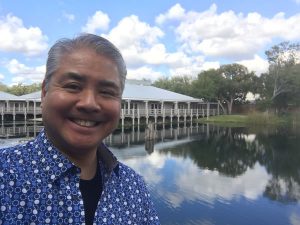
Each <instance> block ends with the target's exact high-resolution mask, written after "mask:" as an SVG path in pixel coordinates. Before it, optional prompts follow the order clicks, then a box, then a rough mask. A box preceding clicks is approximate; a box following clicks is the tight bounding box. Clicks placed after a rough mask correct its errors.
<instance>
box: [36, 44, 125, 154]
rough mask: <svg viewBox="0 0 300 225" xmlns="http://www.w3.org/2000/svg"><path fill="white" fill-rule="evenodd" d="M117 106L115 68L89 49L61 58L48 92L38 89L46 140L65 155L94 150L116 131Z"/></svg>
mask: <svg viewBox="0 0 300 225" xmlns="http://www.w3.org/2000/svg"><path fill="white" fill-rule="evenodd" d="M120 105H121V85H120V78H119V73H118V69H117V66H116V65H115V63H113V62H112V61H111V60H110V59H108V58H106V57H104V56H100V55H97V54H96V53H95V52H94V51H93V50H90V49H85V48H84V49H79V50H77V51H75V52H73V53H71V54H69V55H65V56H63V57H62V60H61V62H60V65H59V68H58V70H57V71H56V72H55V73H54V74H53V76H52V77H51V79H50V82H49V86H48V89H47V90H46V89H45V84H43V88H42V112H43V121H44V125H45V131H46V134H47V137H48V138H49V139H50V140H51V141H52V143H54V145H55V146H56V147H57V148H58V149H59V150H60V151H62V152H64V153H66V154H68V155H81V154H85V153H87V152H90V151H93V150H95V149H96V148H97V146H98V145H99V143H100V142H101V141H102V140H103V139H104V138H105V137H106V136H108V135H109V134H110V133H111V132H112V131H113V130H114V129H115V128H116V126H117V124H118V121H119V117H120Z"/></svg>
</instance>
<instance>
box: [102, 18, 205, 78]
mask: <svg viewBox="0 0 300 225" xmlns="http://www.w3.org/2000/svg"><path fill="white" fill-rule="evenodd" d="M105 36H106V37H107V38H108V39H109V40H110V41H112V42H113V43H114V44H115V45H116V46H117V47H118V48H119V49H120V50H121V52H122V54H123V56H124V58H125V61H126V64H127V66H128V68H129V69H128V70H129V72H128V78H137V79H138V78H139V77H140V78H147V79H152V80H154V79H156V78H158V76H160V75H162V74H161V72H156V71H155V69H154V68H153V69H150V66H154V67H157V66H164V67H168V69H172V70H176V69H180V68H186V69H188V70H190V68H192V64H193V63H194V62H195V59H193V58H191V57H189V56H188V55H187V54H186V53H185V52H183V51H177V52H168V50H167V49H166V47H165V45H164V44H163V43H162V42H161V41H160V39H161V38H162V37H163V36H164V33H163V31H162V30H161V29H159V28H158V27H156V26H150V25H149V24H147V23H145V22H142V21H140V20H139V18H138V17H137V16H135V15H132V16H129V17H126V18H123V19H122V20H121V21H120V22H119V23H118V25H117V26H116V27H115V28H113V29H112V30H111V32H110V33H109V34H108V35H105ZM202 63H203V62H202ZM145 65H147V66H145ZM197 66H198V64H197ZM198 72H199V71H198Z"/></svg>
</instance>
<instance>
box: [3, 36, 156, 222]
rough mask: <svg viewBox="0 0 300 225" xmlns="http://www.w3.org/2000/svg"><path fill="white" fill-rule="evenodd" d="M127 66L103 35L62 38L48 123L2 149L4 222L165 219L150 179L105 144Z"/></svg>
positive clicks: (52, 68) (48, 83)
mask: <svg viewBox="0 0 300 225" xmlns="http://www.w3.org/2000/svg"><path fill="white" fill-rule="evenodd" d="M126 73H127V72H126V66H125V63H124V60H123V58H122V56H121V54H120V53H119V51H118V49H117V48H116V47H115V46H114V45H113V44H112V43H110V42H109V41H108V40H106V39H104V38H102V37H99V36H96V35H92V34H83V35H81V36H78V37H77V38H75V39H62V40H60V41H58V42H57V43H56V44H54V46H53V47H52V48H51V49H50V51H49V53H48V60H47V65H46V75H45V79H44V81H43V84H42V104H41V106H42V117H43V123H44V130H43V131H42V132H41V133H40V134H39V135H38V137H37V138H36V139H35V140H33V141H30V142H28V143H27V144H25V145H18V146H15V147H11V148H6V149H2V150H0V203H1V208H0V210H1V211H0V224H93V223H94V224H159V221H158V217H157V215H156V212H155V210H154V208H153V204H152V202H151V200H150V198H149V193H148V191H147V189H146V186H145V184H144V181H143V179H142V178H141V177H140V176H139V175H138V174H136V173H135V172H134V171H133V170H132V169H130V168H129V167H127V166H125V165H123V164H122V163H120V162H118V161H117V159H116V158H115V157H114V156H113V154H112V153H111V152H110V151H109V150H108V148H107V147H106V146H105V145H104V144H103V143H102V141H103V139H104V138H105V137H107V136H108V135H109V134H111V133H112V132H113V130H114V129H115V128H116V126H117V124H118V121H119V117H120V108H121V107H120V106H121V96H122V92H123V89H124V83H125V77H126Z"/></svg>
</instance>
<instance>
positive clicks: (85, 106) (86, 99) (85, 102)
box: [76, 90, 101, 112]
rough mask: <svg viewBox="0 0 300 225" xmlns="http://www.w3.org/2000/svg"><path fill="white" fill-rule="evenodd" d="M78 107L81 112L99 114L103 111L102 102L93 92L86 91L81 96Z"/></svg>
mask: <svg viewBox="0 0 300 225" xmlns="http://www.w3.org/2000/svg"><path fill="white" fill-rule="evenodd" d="M76 107H77V109H78V110H80V111H86V112H98V111H100V110H101V106H100V102H99V100H98V99H97V95H96V94H95V93H94V91H93V90H85V91H83V92H82V93H81V95H80V96H79V99H78V101H77V104H76Z"/></svg>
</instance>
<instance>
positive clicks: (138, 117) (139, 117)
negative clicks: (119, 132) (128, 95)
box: [137, 108, 141, 126]
mask: <svg viewBox="0 0 300 225" xmlns="http://www.w3.org/2000/svg"><path fill="white" fill-rule="evenodd" d="M137 114H138V115H137V119H138V126H140V119H141V115H140V109H139V108H138V109H137Z"/></svg>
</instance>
